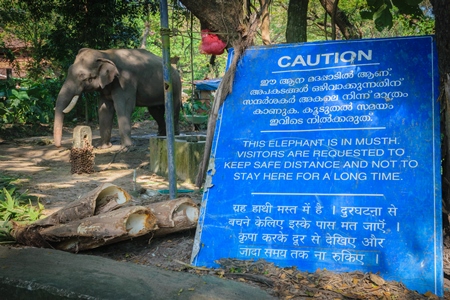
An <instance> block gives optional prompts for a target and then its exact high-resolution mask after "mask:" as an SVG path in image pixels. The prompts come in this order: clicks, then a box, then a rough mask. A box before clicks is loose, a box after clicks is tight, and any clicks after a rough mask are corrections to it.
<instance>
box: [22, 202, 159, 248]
mask: <svg viewBox="0 0 450 300" xmlns="http://www.w3.org/2000/svg"><path fill="white" fill-rule="evenodd" d="M36 228H38V227H34V228H29V227H28V228H24V230H22V231H20V230H16V231H15V232H16V240H21V241H23V238H22V237H21V234H22V233H23V234H22V236H23V235H25V236H26V237H27V240H26V241H25V244H26V245H29V246H38V247H42V241H45V242H46V243H47V244H48V245H49V246H51V247H52V248H55V249H59V250H64V251H70V252H78V251H82V250H87V249H93V248H97V247H100V246H103V245H107V244H111V243H116V242H120V241H123V240H126V239H131V238H133V237H137V236H141V235H144V234H147V233H149V232H150V231H152V230H156V229H157V228H158V227H157V225H156V218H155V216H154V215H153V214H152V212H151V210H150V209H149V208H146V207H143V206H129V207H123V208H119V209H117V210H113V211H110V212H107V213H104V214H101V215H96V216H92V217H88V218H85V219H83V220H76V221H72V222H69V223H66V224H57V225H54V226H50V227H41V228H40V229H39V230H36ZM32 232H33V233H34V234H35V235H36V236H30V234H31V233H32ZM33 241H37V242H38V243H37V244H33V243H32V242H33Z"/></svg>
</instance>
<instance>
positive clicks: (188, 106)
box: [183, 99, 209, 115]
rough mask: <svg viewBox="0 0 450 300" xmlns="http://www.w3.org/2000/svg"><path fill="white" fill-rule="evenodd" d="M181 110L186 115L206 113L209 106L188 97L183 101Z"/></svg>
mask: <svg viewBox="0 0 450 300" xmlns="http://www.w3.org/2000/svg"><path fill="white" fill-rule="evenodd" d="M183 111H184V113H185V114H186V115H207V114H208V112H209V107H208V106H207V105H206V104H205V103H204V102H202V101H199V100H194V101H193V100H191V99H190V100H189V101H186V102H185V103H183Z"/></svg>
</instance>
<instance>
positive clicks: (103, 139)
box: [98, 97, 115, 148]
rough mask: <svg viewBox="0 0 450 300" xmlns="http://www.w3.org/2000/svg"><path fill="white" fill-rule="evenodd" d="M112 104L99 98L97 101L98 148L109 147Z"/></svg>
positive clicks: (112, 113) (112, 116)
mask: <svg viewBox="0 0 450 300" xmlns="http://www.w3.org/2000/svg"><path fill="white" fill-rule="evenodd" d="M114 112H115V110H114V104H113V102H112V101H111V100H108V99H105V98H103V97H100V99H99V101H98V119H99V125H100V145H99V146H98V147H99V148H109V147H111V146H112V145H111V130H112V125H113V119H114Z"/></svg>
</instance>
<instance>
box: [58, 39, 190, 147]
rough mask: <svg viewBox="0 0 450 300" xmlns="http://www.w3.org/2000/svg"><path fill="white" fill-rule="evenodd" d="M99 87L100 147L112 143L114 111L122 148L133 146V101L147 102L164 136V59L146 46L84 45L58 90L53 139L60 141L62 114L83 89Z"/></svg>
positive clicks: (177, 90) (175, 83) (176, 90)
mask: <svg viewBox="0 0 450 300" xmlns="http://www.w3.org/2000/svg"><path fill="white" fill-rule="evenodd" d="M171 78H172V91H173V112H174V118H173V120H174V127H175V134H178V133H179V130H178V121H179V113H180V108H181V80H180V76H179V74H178V72H177V70H175V69H174V68H173V67H172V68H171ZM90 91H99V93H100V97H99V100H98V116H99V127H100V145H99V147H100V148H109V147H111V141H110V140H111V130H112V125H113V119H114V113H116V114H117V120H118V125H119V132H120V139H121V144H122V147H129V146H132V144H133V143H132V140H131V114H132V113H133V110H134V108H135V106H146V107H147V108H148V111H149V113H150V115H151V116H152V117H153V118H154V119H155V121H156V123H157V125H158V135H161V136H164V135H166V123H165V118H164V114H165V105H164V103H165V101H164V81H163V64H162V58H161V57H159V56H156V55H155V54H153V53H151V52H148V51H146V50H143V49H109V50H95V49H88V48H83V49H80V50H79V52H78V54H77V56H76V58H75V61H74V63H73V64H72V65H71V66H70V67H69V69H68V72H67V77H66V79H65V81H64V83H63V85H62V87H61V90H60V91H59V94H58V98H57V99H56V104H55V121H54V127H53V138H54V144H55V146H57V147H60V146H61V137H62V127H63V121H64V114H65V113H68V112H69V111H70V110H71V109H72V108H73V107H74V106H75V104H76V102H77V100H78V97H79V96H80V95H81V93H82V92H90Z"/></svg>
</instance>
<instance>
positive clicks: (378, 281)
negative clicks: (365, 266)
mask: <svg viewBox="0 0 450 300" xmlns="http://www.w3.org/2000/svg"><path fill="white" fill-rule="evenodd" d="M370 280H372V282H373V283H375V284H376V285H378V286H381V285H383V284H385V283H386V281H384V279H383V278H381V277H380V276H378V275H376V274H373V273H370Z"/></svg>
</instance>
